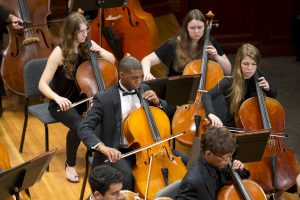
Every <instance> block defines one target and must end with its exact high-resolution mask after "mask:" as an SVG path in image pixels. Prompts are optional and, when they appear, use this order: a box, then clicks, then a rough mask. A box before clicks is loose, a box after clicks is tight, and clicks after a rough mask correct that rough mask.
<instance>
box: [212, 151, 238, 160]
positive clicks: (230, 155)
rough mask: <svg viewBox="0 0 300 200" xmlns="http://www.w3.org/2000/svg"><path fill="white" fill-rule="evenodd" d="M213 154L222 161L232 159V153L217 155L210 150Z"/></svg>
mask: <svg viewBox="0 0 300 200" xmlns="http://www.w3.org/2000/svg"><path fill="white" fill-rule="evenodd" d="M212 153H213V154H214V155H215V156H217V157H218V158H220V159H221V160H223V161H227V160H231V159H232V155H233V154H229V155H226V156H219V155H218V154H216V153H214V152H212Z"/></svg>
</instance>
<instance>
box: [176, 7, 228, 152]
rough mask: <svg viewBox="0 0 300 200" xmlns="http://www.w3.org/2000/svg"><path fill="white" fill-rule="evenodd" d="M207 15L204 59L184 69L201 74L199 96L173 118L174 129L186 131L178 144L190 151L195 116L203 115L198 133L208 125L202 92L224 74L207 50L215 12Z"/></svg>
mask: <svg viewBox="0 0 300 200" xmlns="http://www.w3.org/2000/svg"><path fill="white" fill-rule="evenodd" d="M206 17H207V28H206V31H205V41H204V47H203V49H204V50H203V54H202V59H201V61H200V60H194V61H191V62H190V63H188V64H187V65H186V66H185V68H184V70H183V75H190V74H199V73H200V74H201V78H200V83H199V86H198V91H197V96H196V98H195V101H194V103H192V104H187V105H182V106H180V107H178V108H177V110H176V112H175V114H174V117H173V120H172V131H173V132H175V133H177V132H186V134H185V135H184V136H182V137H180V138H177V139H176V142H178V144H181V145H182V148H183V149H184V151H186V152H189V151H190V148H191V146H192V141H193V138H194V135H195V133H194V132H195V127H196V126H195V122H194V116H195V115H199V116H201V117H202V119H203V120H201V123H200V128H199V132H198V134H197V135H199V136H200V133H203V132H204V130H205V127H206V125H205V124H206V122H205V120H204V116H205V111H204V108H203V106H202V103H201V97H202V93H203V92H205V91H206V90H209V89H211V88H213V87H214V86H215V85H216V84H217V83H218V82H219V81H220V80H221V79H222V77H223V76H224V73H223V69H222V68H221V66H220V65H219V64H218V63H216V62H214V61H211V60H210V61H208V53H207V51H205V49H206V47H207V45H208V44H209V35H210V30H211V28H212V20H213V17H214V14H213V13H212V12H211V11H209V12H208V13H207V14H206Z"/></svg>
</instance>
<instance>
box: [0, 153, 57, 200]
mask: <svg viewBox="0 0 300 200" xmlns="http://www.w3.org/2000/svg"><path fill="white" fill-rule="evenodd" d="M55 152H56V149H53V150H51V151H48V152H46V153H43V154H41V155H39V156H37V157H35V158H33V159H32V160H29V161H26V162H24V163H22V164H20V165H17V166H15V167H12V168H10V169H8V170H6V171H2V172H1V173H0V199H6V198H7V197H8V196H11V195H15V197H16V199H17V200H18V199H19V192H20V191H22V190H26V189H28V188H29V187H31V186H32V185H34V184H35V183H36V182H38V181H39V180H40V179H41V177H42V175H43V174H44V172H45V171H46V169H47V167H48V165H49V162H50V161H51V159H52V158H53V156H54V154H55Z"/></svg>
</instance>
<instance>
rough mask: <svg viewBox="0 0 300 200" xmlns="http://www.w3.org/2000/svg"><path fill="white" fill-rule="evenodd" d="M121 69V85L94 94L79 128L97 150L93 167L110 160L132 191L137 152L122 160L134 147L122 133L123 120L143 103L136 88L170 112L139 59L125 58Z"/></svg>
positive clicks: (82, 135) (86, 139)
mask: <svg viewBox="0 0 300 200" xmlns="http://www.w3.org/2000/svg"><path fill="white" fill-rule="evenodd" d="M118 71H119V79H120V80H119V82H118V84H117V85H115V86H113V87H112V88H109V89H107V90H105V91H101V92H100V93H97V94H96V95H95V96H94V99H93V106H92V107H91V109H90V110H89V111H88V113H87V116H86V117H85V118H84V119H83V120H82V122H81V123H80V125H79V127H78V135H79V137H80V139H81V140H82V141H83V142H84V144H85V145H86V146H87V147H88V148H90V149H94V150H96V152H95V155H94V161H93V164H92V167H94V166H97V165H100V164H103V162H104V161H105V160H106V159H109V160H110V162H112V166H113V167H115V168H116V169H117V170H119V171H120V172H121V173H122V174H123V175H124V181H123V186H124V189H127V190H132V189H133V184H134V179H133V175H132V172H131V171H132V168H133V166H134V165H135V155H132V156H129V157H127V158H124V159H120V160H119V157H120V156H121V154H122V153H125V152H128V151H130V150H131V149H129V148H128V145H127V142H126V139H125V137H124V135H123V134H122V122H123V121H124V119H125V118H126V117H127V116H128V115H129V114H130V113H131V112H132V111H133V110H135V109H137V108H140V106H141V103H140V99H139V97H138V95H137V94H136V90H137V89H138V88H140V87H141V88H143V89H144V91H145V92H144V93H143V94H142V96H143V98H145V99H147V100H148V101H149V102H150V103H152V104H153V106H158V107H160V108H162V109H163V110H164V111H166V112H167V110H168V107H167V104H166V102H165V101H164V100H161V99H159V98H158V97H157V96H156V94H155V92H154V91H152V90H150V88H149V87H148V86H147V85H145V84H142V81H143V77H144V74H143V68H142V65H141V63H140V62H139V61H138V60H137V59H135V58H134V57H132V56H129V57H125V58H123V59H122V60H121V61H120V62H119V66H118ZM137 123H139V122H137Z"/></svg>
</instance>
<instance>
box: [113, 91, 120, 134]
mask: <svg viewBox="0 0 300 200" xmlns="http://www.w3.org/2000/svg"><path fill="white" fill-rule="evenodd" d="M111 97H112V102H113V112H114V113H115V121H116V125H117V131H118V134H119V136H122V111H121V99H120V94H119V89H118V87H117V86H114V87H113V88H112V94H111Z"/></svg>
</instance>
